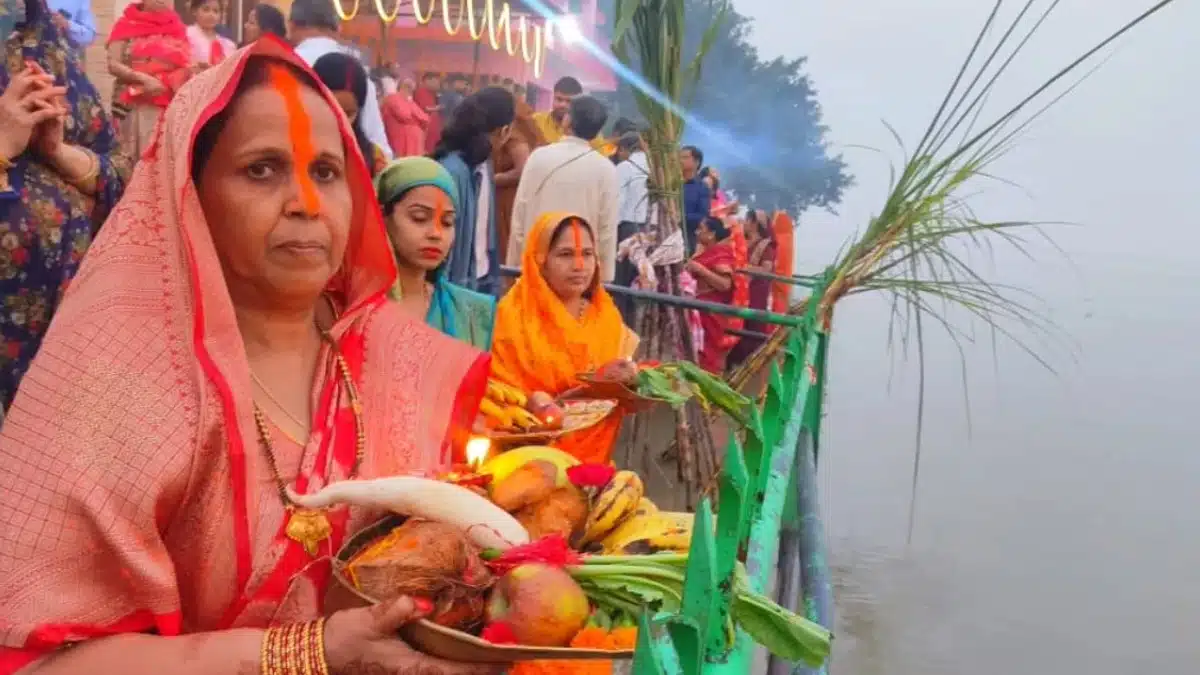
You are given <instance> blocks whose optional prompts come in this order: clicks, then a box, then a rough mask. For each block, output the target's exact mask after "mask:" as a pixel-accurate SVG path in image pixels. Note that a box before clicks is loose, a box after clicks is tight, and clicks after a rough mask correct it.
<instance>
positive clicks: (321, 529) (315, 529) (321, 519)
mask: <svg viewBox="0 0 1200 675" xmlns="http://www.w3.org/2000/svg"><path fill="white" fill-rule="evenodd" d="M321 336H322V337H323V338H325V340H326V341H327V342H329V344H330V346H331V348H332V349H333V357H334V359H335V360H336V361H337V366H338V371H339V372H340V374H341V377H342V382H343V383H344V384H345V385H346V394H347V396H348V397H349V399H350V410H351V411H352V412H353V413H354V444H355V447H354V465H353V466H351V467H350V475H349V477H350V478H353V477H354V476H355V474H357V473H358V468H359V466H361V465H362V461H363V456H364V455H365V454H366V448H367V434H366V429H364V428H363V419H362V402H361V401H360V400H359V398H358V389H357V388H356V387H355V386H354V378H352V377H351V376H350V366H348V365H346V359H344V358H342V354H341V352H339V351H337V343H335V342H334V341H333V337H332V336H330V335H329V333H327V332H325V331H322V332H321ZM254 425H255V426H256V427H257V428H258V439H259V441H260V443H261V445H262V447H263V451H264V452H265V453H266V455H267V466H268V467H269V468H270V469H271V477H272V478H274V479H275V486H276V488H277V489H278V490H279V499H280V500H281V501H282V502H283V506H284V508H285V509H286V510H287V512H288V516H287V525H286V526H285V528H284V533H285V534H287V537H288V539H291V540H292V541H294V542H296V543H298V544H300V545H301V546H303V547H304V550H305V551H307V552H308V554H309V555H310V556H316V555H317V547H318V545H319V544H320V543H321V542H322V541H325V540H326V539H328V538H329V537H330V535H332V534H333V526H332V525H331V524H330V522H329V516H328V515H327V514H326V509H309V508H304V507H301V506H299V505H297V504H296V503H295V502H293V501H292V498H291V497H289V496H288V493H287V484H286V483H284V482H283V477H282V476H280V475H279V463H278V462H277V461H276V460H275V444H274V442H273V441H272V440H271V430H270V429H269V428H268V427H267V416H266V415H265V414H263V411H262V409H261V408H259V407H258V404H255V405H254Z"/></svg>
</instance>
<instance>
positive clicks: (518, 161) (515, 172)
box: [496, 141, 530, 187]
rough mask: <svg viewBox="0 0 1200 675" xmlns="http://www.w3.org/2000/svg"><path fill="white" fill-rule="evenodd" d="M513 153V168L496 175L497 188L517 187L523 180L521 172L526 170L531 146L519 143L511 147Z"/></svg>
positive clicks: (510, 150)
mask: <svg viewBox="0 0 1200 675" xmlns="http://www.w3.org/2000/svg"><path fill="white" fill-rule="evenodd" d="M508 151H509V152H510V153H512V158H513V166H512V168H511V169H509V170H508V171H505V172H503V173H498V174H496V187H508V186H510V185H516V184H517V183H518V182H520V180H521V171H522V170H524V169H525V161H526V160H528V159H529V153H530V149H529V144H528V143H525V142H524V141H517V142H515V143H512V144H511V145H510V146H509V150H508Z"/></svg>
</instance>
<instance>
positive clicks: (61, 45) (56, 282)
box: [0, 0, 130, 408]
mask: <svg viewBox="0 0 1200 675" xmlns="http://www.w3.org/2000/svg"><path fill="white" fill-rule="evenodd" d="M22 5H24V9H25V10H26V11H25V16H24V17H21V16H20V15H17V16H15V17H14V16H13V14H14V13H15V12H20V10H21V9H22ZM0 13H5V14H6V16H5V17H0V18H4V19H5V20H6V21H4V22H0V23H5V22H11V23H10V25H15V30H14V31H12V32H11V33H7V34H6V37H7V39H5V40H4V64H3V68H0V91H3V90H4V89H6V88H7V87H8V83H9V80H10V78H11V75H10V73H17V72H20V71H21V70H22V69H23V68H24V67H25V62H26V61H36V62H37V63H38V64H39V65H40V66H41V67H42V68H43V69H44V70H45V71H46V72H47V73H49V74H51V75H52V76H53V77H54V79H55V82H57V83H59V84H61V85H65V86H66V87H67V106H68V107H69V108H70V110H71V115H70V117H68V118H67V120H66V129H65V133H64V140H65V142H66V143H67V144H70V145H77V146H81V147H84V148H87V149H88V150H91V151H92V152H93V153H95V154H96V156H97V157H98V158H99V159H100V175H99V178H98V179H97V183H96V194H95V195H94V196H92V195H85V194H84V193H82V192H80V191H79V190H78V189H77V188H75V187H73V186H71V185H69V184H68V183H66V182H65V181H64V180H63V179H62V178H61V177H60V176H59V175H58V174H57V173H55V171H54V170H53V169H52V168H51V167H49V166H48V165H46V164H44V163H42V162H41V161H40V160H39V159H38V158H37V157H36V156H35V155H34V153H32V152H31V151H28V150H27V151H26V152H24V153H22V154H20V155H18V156H17V157H13V158H10V159H11V161H12V165H13V166H12V168H11V169H9V171H8V176H7V178H8V184H9V189H8V190H6V191H2V192H0V404H2V405H3V407H4V408H7V407H8V405H9V404H10V403H12V399H13V396H14V395H15V394H16V391H17V386H18V385H19V384H20V382H21V377H22V376H23V375H24V374H25V370H26V369H27V368H28V367H29V363H30V362H31V361H32V360H33V356H34V354H36V353H37V350H38V347H39V346H40V345H41V342H42V336H43V335H44V334H45V332H46V327H47V326H48V325H49V324H50V318H51V317H52V316H53V315H54V310H55V308H56V307H58V303H59V300H60V299H61V298H62V294H63V291H64V290H65V289H66V287H67V284H68V283H69V282H70V281H71V279H72V278H73V277H74V276H75V273H76V271H78V270H79V263H80V261H81V260H83V254H84V252H86V251H87V249H88V246H89V245H90V244H91V242H92V236H93V234H94V233H95V231H96V230H98V229H99V227H100V225H101V224H102V223H103V222H104V220H105V219H106V218H107V217H108V213H109V211H111V210H112V208H113V207H114V206H115V205H116V203H117V200H119V199H120V198H121V192H122V191H123V190H124V188H125V179H126V178H127V177H128V175H129V168H130V163H129V161H128V160H127V159H126V158H125V157H124V156H122V155H120V154H119V153H118V152H117V150H116V148H117V144H116V133H115V131H114V129H113V125H112V121H111V120H110V119H109V116H108V113H106V112H105V110H104V107H103V106H102V105H101V102H100V95H99V94H98V93H97V92H96V88H95V87H94V86H92V83H91V82H90V81H88V79H87V76H86V75H85V74H84V71H83V67H82V66H81V64H80V63H79V59H78V56H77V55H76V54H75V53H74V52H73V50H72V49H71V47H70V44H69V43H68V42H67V40H66V37H65V36H64V35H63V34H62V32H61V31H59V29H58V28H57V27H55V26H54V24H53V23H51V21H50V13H49V10H47V9H46V4H45V0H25V1H24V2H15V3H14V2H10V1H7V0H6V1H3V2H2V3H0ZM0 182H2V181H0Z"/></svg>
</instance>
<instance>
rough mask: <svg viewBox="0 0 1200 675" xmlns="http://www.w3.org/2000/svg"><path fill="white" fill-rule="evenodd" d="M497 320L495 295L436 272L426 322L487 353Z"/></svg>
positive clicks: (440, 271) (490, 346)
mask: <svg viewBox="0 0 1200 675" xmlns="http://www.w3.org/2000/svg"><path fill="white" fill-rule="evenodd" d="M495 322H496V299H495V298H493V297H492V296H490V295H484V294H483V293H477V292H475V291H472V290H469V289H466V288H463V287H462V286H459V285H457V284H452V283H450V282H449V281H446V280H445V279H444V278H443V275H442V270H441V269H439V270H438V271H437V280H436V281H434V283H433V296H432V297H431V298H430V299H429V312H428V313H427V314H426V315H425V323H427V324H429V325H430V326H432V327H434V328H436V329H438V330H440V331H441V332H443V333H445V334H446V335H449V336H450V337H452V338H457V339H459V340H462V341H463V342H466V343H468V344H470V345H471V346H473V347H475V348H476V349H480V350H482V351H485V352H486V351H489V350H491V348H492V328H493V327H494V325H495Z"/></svg>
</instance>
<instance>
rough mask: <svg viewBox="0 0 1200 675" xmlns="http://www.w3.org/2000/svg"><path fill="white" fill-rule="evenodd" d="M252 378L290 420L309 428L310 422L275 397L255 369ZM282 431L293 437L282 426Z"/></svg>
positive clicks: (251, 374) (296, 440) (295, 440)
mask: <svg viewBox="0 0 1200 675" xmlns="http://www.w3.org/2000/svg"><path fill="white" fill-rule="evenodd" d="M250 379H252V380H254V383H255V384H257V385H258V388H259V389H261V390H262V392H263V393H264V394H266V395H267V400H269V401H270V402H271V403H273V404H275V407H276V408H278V409H279V410H280V411H281V412H282V413H283V414H284V415H285V416H287V418H288V419H289V420H291V421H292V422H293V423H295V425H296V426H297V427H299V428H300V429H306V430H307V429H309V425H308V424H305V423H304V422H302V421H300V418H299V417H296V416H295V415H293V414H292V412H291V411H290V410H288V409H287V406H285V405H283V404H282V403H280V402H279V399H277V398H275V395H274V394H272V393H271V390H270V389H268V388H267V384H266V383H265V382H263V381H262V380H260V379H259V378H258V375H257V374H255V372H254V370H253V369H251V370H250ZM276 426H278V425H276ZM280 431H282V432H283V434H284V435H285V436H287V437H288V438H291V434H289V433H288V432H287V431H285V430H284V429H282V428H280ZM309 433H310V434H311V433H312V432H311V430H310V431H309ZM292 441H294V442H295V443H297V444H299V445H304V443H301V442H300V441H299V440H298V439H295V438H292Z"/></svg>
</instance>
